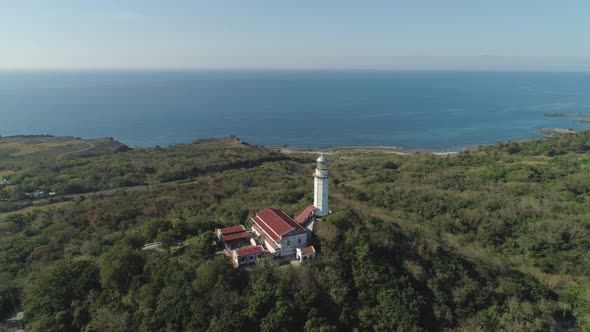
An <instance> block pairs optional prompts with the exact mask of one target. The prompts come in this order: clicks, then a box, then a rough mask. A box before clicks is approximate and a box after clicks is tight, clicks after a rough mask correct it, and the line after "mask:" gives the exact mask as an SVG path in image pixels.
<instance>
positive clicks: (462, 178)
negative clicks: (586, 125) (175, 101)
mask: <svg viewBox="0 0 590 332" xmlns="http://www.w3.org/2000/svg"><path fill="white" fill-rule="evenodd" d="M4 140H5V138H2V139H0V179H2V178H6V179H8V180H9V181H10V184H7V185H2V186H0V300H1V301H0V310H1V312H2V313H3V314H4V315H6V314H7V313H8V312H10V310H11V309H12V303H11V300H10V294H12V295H13V296H14V297H15V299H16V300H17V302H21V303H22V304H23V306H24V309H25V320H26V321H25V323H26V328H27V330H31V331H78V330H84V331H160V330H167V331H234V330H244V331H251V330H262V331H301V330H304V331H346V330H355V329H358V330H361V331H371V330H374V331H396V330H397V331H414V330H415V331H421V330H429V331H437V330H449V331H499V330H505V331H545V330H549V329H553V328H560V329H566V328H568V327H575V326H578V327H579V328H580V329H581V330H584V331H587V330H588V331H590V315H589V312H590V291H589V289H590V254H589V252H590V132H581V133H576V134H568V135H563V136H559V137H551V138H546V139H542V140H534V141H528V142H521V143H514V142H512V143H502V144H497V145H493V146H485V147H481V148H479V149H475V150H470V151H465V152H461V153H458V154H454V155H448V156H440V155H439V156H437V155H433V154H429V153H411V154H398V153H392V152H391V151H388V150H384V149H341V150H334V151H330V152H328V153H327V157H328V159H329V162H330V171H331V183H330V190H331V193H330V200H331V201H330V203H331V208H332V210H333V211H334V213H333V214H332V215H331V216H329V217H327V218H324V219H323V220H321V222H319V223H318V224H317V225H316V227H315V228H314V233H315V236H314V238H313V240H312V242H313V244H314V245H315V246H316V248H317V249H318V257H317V258H316V259H315V260H312V261H308V262H305V264H302V265H301V266H300V267H292V266H290V265H277V264H276V263H274V262H272V261H268V260H267V261H263V262H260V263H259V264H257V265H256V267H255V268H253V269H252V270H237V269H234V268H233V267H232V266H231V264H230V262H229V259H226V258H223V257H215V256H214V255H213V254H214V251H215V248H214V246H213V234H212V231H213V230H214V229H215V228H216V227H221V226H229V225H236V224H239V223H247V221H248V217H249V216H251V215H252V214H253V213H255V212H256V211H258V210H261V209H263V208H265V207H268V206H273V207H277V208H280V209H283V210H284V211H286V212H287V213H288V214H290V215H294V214H296V213H297V212H299V211H301V210H302V209H303V208H305V207H306V206H307V205H309V204H310V203H311V202H312V193H313V191H312V189H313V186H312V183H313V179H312V177H311V176H310V175H311V172H312V170H313V168H314V160H315V158H316V157H317V156H316V155H315V154H313V153H308V152H306V151H290V152H289V153H288V154H285V153H281V152H279V151H275V150H271V149H266V148H262V147H254V146H249V145H247V144H244V143H242V142H240V141H239V140H238V139H236V138H228V139H223V140H202V141H196V142H194V143H192V144H185V145H177V146H172V147H163V148H160V147H158V148H133V149H128V148H121V147H120V145H118V144H119V143H116V141H112V140H108V139H107V140H106V141H102V142H103V145H102V147H101V148H100V149H96V150H94V151H92V150H93V149H94V148H90V145H92V144H94V143H93V142H95V141H83V140H78V139H62V138H51V137H35V140H36V141H35V142H34V143H31V138H30V137H28V138H27V137H23V138H20V139H18V138H12V140H11V141H4ZM109 142H110V143H109ZM111 144H112V145H111ZM86 148H88V150H84V149H86ZM33 190H42V191H44V192H54V193H55V196H52V197H45V198H39V199H29V198H27V196H26V193H27V192H30V191H33ZM185 240H186V241H188V246H187V248H186V250H185V251H183V252H179V253H178V254H175V255H171V254H168V253H167V252H166V251H164V252H159V251H142V250H137V249H139V248H141V246H142V245H143V244H144V243H148V242H153V241H160V242H161V243H163V244H164V246H165V247H170V246H174V244H175V243H176V241H185ZM0 330H1V328H0Z"/></svg>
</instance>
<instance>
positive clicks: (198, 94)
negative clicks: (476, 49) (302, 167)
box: [0, 71, 590, 151]
mask: <svg viewBox="0 0 590 332" xmlns="http://www.w3.org/2000/svg"><path fill="white" fill-rule="evenodd" d="M557 112H558V113H590V73H535V72H452V71H438V72H427V71H0V135H3V136H7V135H17V134H52V135H60V136H65V135H68V136H78V137H83V138H97V137H105V136H110V137H114V138H115V139H117V140H120V141H122V142H124V143H126V144H128V145H133V146H155V145H161V146H164V145H169V144H176V143H188V142H191V141H192V140H195V139H198V138H208V137H224V136H228V135H236V136H238V137H240V138H241V139H242V140H245V141H247V142H249V143H251V144H256V145H273V146H279V145H287V146H291V147H301V148H330V147H334V146H352V145H363V146H369V145H371V146H395V147H401V148H403V149H404V150H422V149H425V150H434V151H445V150H446V151H448V150H460V149H462V148H464V147H467V146H473V145H479V144H491V143H495V142H499V141H505V140H522V139H527V138H533V137H538V136H541V135H540V134H539V133H538V132H536V130H535V129H536V128H538V127H565V128H573V129H581V128H588V127H589V126H588V125H587V124H583V123H579V122H577V121H576V120H575V119H573V118H553V117H546V116H544V114H545V113H557Z"/></svg>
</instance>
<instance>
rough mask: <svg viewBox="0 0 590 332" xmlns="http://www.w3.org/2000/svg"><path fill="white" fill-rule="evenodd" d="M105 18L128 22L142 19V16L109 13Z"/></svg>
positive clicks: (137, 14)
mask: <svg viewBox="0 0 590 332" xmlns="http://www.w3.org/2000/svg"><path fill="white" fill-rule="evenodd" d="M106 17H107V18H108V19H111V20H122V21H129V20H137V19H139V18H142V17H143V15H141V14H139V13H111V14H107V15H106Z"/></svg>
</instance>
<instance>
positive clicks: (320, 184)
mask: <svg viewBox="0 0 590 332" xmlns="http://www.w3.org/2000/svg"><path fill="white" fill-rule="evenodd" d="M313 205H315V207H317V210H316V215H318V216H327V215H328V213H329V206H328V178H327V177H325V178H323V177H317V176H316V177H314V197H313Z"/></svg>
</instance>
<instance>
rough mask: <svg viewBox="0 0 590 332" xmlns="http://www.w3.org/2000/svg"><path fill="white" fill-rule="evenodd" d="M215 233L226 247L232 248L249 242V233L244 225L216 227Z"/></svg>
mask: <svg viewBox="0 0 590 332" xmlns="http://www.w3.org/2000/svg"><path fill="white" fill-rule="evenodd" d="M215 234H216V235H217V238H218V239H219V242H221V243H222V244H223V245H224V246H225V248H226V249H228V250H232V249H234V248H239V247H243V246H245V245H247V244H248V243H249V241H248V239H249V238H250V233H248V232H247V231H246V229H245V228H244V226H242V225H239V226H232V227H226V228H218V229H216V230H215Z"/></svg>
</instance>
